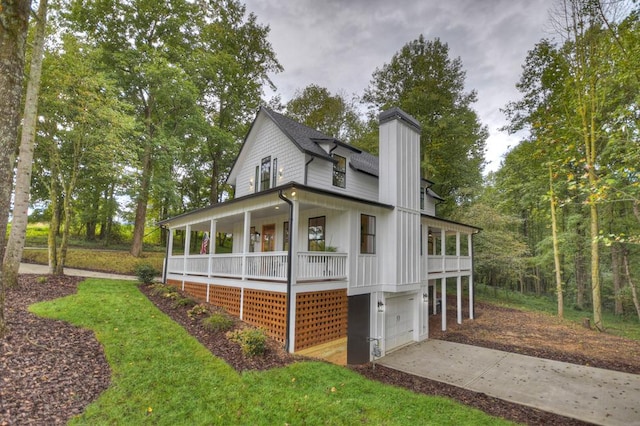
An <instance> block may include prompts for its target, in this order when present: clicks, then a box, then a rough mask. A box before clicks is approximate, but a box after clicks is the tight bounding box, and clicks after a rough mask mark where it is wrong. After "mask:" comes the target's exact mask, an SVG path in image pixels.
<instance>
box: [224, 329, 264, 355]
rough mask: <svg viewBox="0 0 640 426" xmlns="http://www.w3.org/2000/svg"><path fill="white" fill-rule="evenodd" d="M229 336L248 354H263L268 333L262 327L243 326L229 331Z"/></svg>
mask: <svg viewBox="0 0 640 426" xmlns="http://www.w3.org/2000/svg"><path fill="white" fill-rule="evenodd" d="M227 337H228V338H229V339H230V340H232V341H234V342H236V343H237V344H239V345H240V347H241V348H242V352H243V353H244V354H245V355H247V356H256V355H263V354H264V351H265V349H266V345H267V335H266V333H265V332H264V330H262V329H260V328H251V327H247V328H243V329H241V330H234V331H230V332H228V333H227Z"/></svg>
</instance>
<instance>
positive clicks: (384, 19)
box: [245, 0, 554, 170]
mask: <svg viewBox="0 0 640 426" xmlns="http://www.w3.org/2000/svg"><path fill="white" fill-rule="evenodd" d="M245 3H246V5H247V10H248V11H249V12H254V13H255V14H256V15H257V17H258V21H259V22H261V23H263V24H268V25H269V26H270V28H271V33H270V36H269V39H270V41H271V43H272V45H273V48H274V50H275V52H276V55H277V57H278V60H279V61H280V63H281V64H282V65H283V67H284V69H285V71H284V72H283V73H280V74H278V75H276V76H274V77H273V80H274V82H275V84H276V85H277V87H278V93H279V94H281V95H282V97H283V100H284V101H287V100H289V99H290V98H291V97H292V96H293V95H294V93H295V91H296V90H297V89H302V88H304V87H305V86H307V85H309V84H311V83H314V84H318V85H320V86H324V87H326V88H328V89H329V90H330V91H332V92H339V93H345V94H347V95H351V94H358V95H361V94H362V93H363V91H364V89H365V88H366V87H367V86H368V84H369V81H370V79H371V75H372V73H373V71H374V70H375V69H376V68H379V67H382V66H383V65H384V64H385V63H388V62H389V61H390V59H391V57H392V56H393V54H394V53H396V52H397V51H398V50H400V48H402V46H404V45H405V44H406V43H408V42H409V41H411V40H415V39H416V38H417V37H418V36H419V35H420V34H423V35H424V36H425V38H426V39H428V40H431V39H434V38H436V37H437V38H440V40H442V41H443V42H445V43H447V44H448V45H449V49H450V55H451V56H452V57H460V58H461V60H462V63H463V66H464V69H465V70H466V72H467V80H466V89H467V90H477V92H478V102H477V103H476V104H475V105H474V108H475V109H476V111H477V112H478V114H479V116H480V119H481V120H482V122H483V123H484V124H486V125H487V126H488V128H489V131H490V134H491V136H490V138H489V140H488V142H487V147H488V150H487V160H489V161H490V162H491V163H490V165H489V168H488V169H489V170H495V169H497V167H498V166H499V162H500V156H501V155H502V154H503V153H504V152H505V150H506V149H507V146H508V145H514V144H515V143H517V140H516V139H513V138H512V137H509V136H508V135H505V134H501V133H500V132H498V130H497V129H498V128H499V127H501V126H502V125H504V123H505V121H504V117H503V115H502V113H501V112H500V111H499V109H500V108H502V107H504V106H505V105H506V103H507V102H508V101H511V100H515V99H517V98H518V92H517V91H516V89H515V83H516V82H517V81H518V79H519V77H520V73H521V65H522V63H523V62H524V59H525V57H526V54H527V52H528V51H529V50H530V49H532V48H533V46H534V45H535V43H537V42H538V41H539V40H540V39H542V38H543V37H548V36H549V35H550V33H549V31H548V28H549V24H548V22H549V19H548V10H549V9H550V8H551V7H552V5H553V3H554V0H530V1H524V0H488V1H487V0H482V1H479V0H451V1H446V2H443V1H411V2H408V1H403V0H397V1H388V0H384V1H383V0H354V1H341V0H327V1H318V0H290V1H280V2H277V1H275V2H274V1H270V0H246V1H245Z"/></svg>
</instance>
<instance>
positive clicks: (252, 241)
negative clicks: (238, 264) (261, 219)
mask: <svg viewBox="0 0 640 426" xmlns="http://www.w3.org/2000/svg"><path fill="white" fill-rule="evenodd" d="M259 239H260V234H256V227H255V226H252V227H251V228H249V252H250V253H253V252H255V251H256V241H258V240H259Z"/></svg>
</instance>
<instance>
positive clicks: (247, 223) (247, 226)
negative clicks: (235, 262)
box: [242, 211, 251, 280]
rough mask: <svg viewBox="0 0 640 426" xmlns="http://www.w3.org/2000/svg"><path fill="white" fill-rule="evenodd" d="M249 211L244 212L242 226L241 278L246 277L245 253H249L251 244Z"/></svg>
mask: <svg viewBox="0 0 640 426" xmlns="http://www.w3.org/2000/svg"><path fill="white" fill-rule="evenodd" d="M250 230H251V212H250V211H246V212H244V227H243V228H242V235H243V241H242V279H243V280H246V279H247V253H249V245H250V244H251V241H250V239H251V235H250V234H249V232H250Z"/></svg>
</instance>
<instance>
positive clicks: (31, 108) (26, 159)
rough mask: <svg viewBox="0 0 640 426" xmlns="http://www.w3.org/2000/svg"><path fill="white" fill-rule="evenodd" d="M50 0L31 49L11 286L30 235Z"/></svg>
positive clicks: (8, 269)
mask: <svg viewBox="0 0 640 426" xmlns="http://www.w3.org/2000/svg"><path fill="white" fill-rule="evenodd" d="M47 7H48V0H40V4H39V5H38V12H37V14H36V24H35V35H34V38H33V48H32V51H31V68H30V70H29V81H28V82H27V94H26V98H25V102H24V116H23V119H22V135H21V139H20V154H19V156H18V165H17V168H16V186H15V191H14V200H13V220H12V222H11V233H10V234H9V240H8V241H7V249H6V252H5V254H4V263H3V265H2V267H3V268H4V271H3V273H4V279H5V285H7V286H9V287H11V286H15V285H17V283H18V269H19V268H20V260H21V259H22V251H23V249H24V244H25V238H26V234H27V218H28V210H29V195H30V193H31V170H32V165H33V144H34V142H35V138H36V121H37V115H38V93H39V92H40V76H41V74H42V56H43V52H44V40H45V35H46V32H47Z"/></svg>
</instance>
